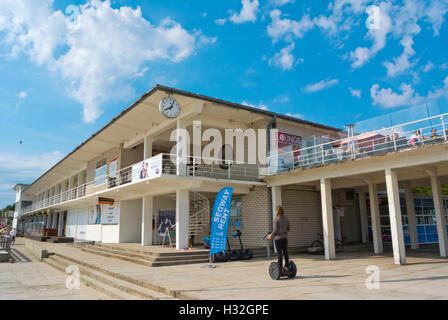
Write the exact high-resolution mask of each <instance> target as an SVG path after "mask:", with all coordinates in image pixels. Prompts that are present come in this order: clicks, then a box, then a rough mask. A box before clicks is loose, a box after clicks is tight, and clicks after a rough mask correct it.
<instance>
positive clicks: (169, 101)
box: [159, 97, 180, 119]
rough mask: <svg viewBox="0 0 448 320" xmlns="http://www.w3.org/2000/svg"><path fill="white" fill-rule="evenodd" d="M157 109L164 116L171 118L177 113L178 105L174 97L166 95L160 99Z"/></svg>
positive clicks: (178, 110)
mask: <svg viewBox="0 0 448 320" xmlns="http://www.w3.org/2000/svg"><path fill="white" fill-rule="evenodd" d="M159 111H160V113H161V114H163V115H164V116H165V117H167V118H170V119H173V118H176V117H177V116H178V115H179V113H180V105H179V103H178V102H177V101H176V100H175V99H173V98H171V97H166V98H163V99H162V101H160V104H159Z"/></svg>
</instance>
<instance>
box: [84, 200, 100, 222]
mask: <svg viewBox="0 0 448 320" xmlns="http://www.w3.org/2000/svg"><path fill="white" fill-rule="evenodd" d="M100 222H101V205H100V204H97V205H96V206H94V207H89V216H88V220H87V223H88V224H100Z"/></svg>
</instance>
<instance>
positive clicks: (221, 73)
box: [0, 0, 448, 207]
mask: <svg viewBox="0 0 448 320" xmlns="http://www.w3.org/2000/svg"><path fill="white" fill-rule="evenodd" d="M371 5H375V6H376V7H377V8H378V12H377V13H378V15H377V16H376V17H377V18H378V17H379V19H376V20H375V19H374V20H373V23H374V25H375V26H378V28H371V29H368V28H367V27H366V20H367V19H368V18H369V14H368V13H367V12H366V8H367V7H368V6H371ZM69 6H75V7H77V8H78V9H79V15H73V14H71V13H70V12H69V13H66V9H67V7H69ZM76 12H78V11H76ZM447 12H448V0H433V1H423V0H407V1H366V0H334V1H330V2H328V1H321V0H313V1H311V0H310V1H300V0H295V1H293V0H228V1H202V0H191V1H175V0H164V1H125V0H121V1H118V0H117V1H100V0H92V1H86V0H82V1H75V0H70V1H69V0H58V1H55V2H54V1H52V0H42V1H32V0H2V2H1V4H0V72H1V77H0V112H1V117H0V126H1V128H2V134H1V135H0V147H1V151H0V207H3V206H5V205H6V204H9V203H12V202H13V201H14V193H13V191H12V190H11V188H12V187H13V186H14V185H15V183H28V182H32V181H33V180H34V179H35V178H37V177H38V176H39V175H40V174H42V173H43V172H44V171H45V170H46V169H48V168H49V167H50V166H51V165H52V164H54V163H55V162H56V161H58V160H59V159H61V158H62V157H63V156H64V155H65V154H67V153H68V152H70V151H71V150H72V149H73V148H74V147H76V146H77V145H79V144H80V143H81V142H82V141H84V140H85V139H86V138H88V137H89V136H90V135H91V134H93V133H94V132H95V131H96V130H98V129H99V128H100V127H102V126H103V125H104V124H106V123H107V122H109V121H110V120H111V119H112V118H113V117H114V116H116V115H117V114H118V113H119V112H120V111H121V110H123V109H124V108H125V107H127V106H128V105H130V104H131V103H132V102H133V101H135V100H136V99H137V98H138V97H139V96H141V95H142V94H143V93H144V92H146V91H148V90H149V89H150V88H151V87H153V86H154V85H155V84H156V83H160V84H165V85H169V86H173V87H177V88H179V89H184V90H188V91H192V92H197V93H201V94H205V95H209V96H213V97H217V98H222V99H226V100H230V101H233V102H238V103H245V104H250V105H252V106H255V107H259V108H263V109H268V110H271V111H275V112H280V113H284V114H290V115H294V116H297V117H300V118H303V119H306V120H310V121H315V122H319V123H324V124H327V125H332V126H337V127H342V126H343V125H344V124H347V123H352V122H356V121H361V120H364V119H368V118H372V117H376V116H381V115H384V114H386V113H389V112H394V111H396V110H401V109H403V108H406V107H408V106H412V105H419V104H423V103H428V102H430V101H434V100H436V101H438V102H440V103H441V104H443V105H445V99H446V97H447V95H448V56H447V55H446V52H447V43H448V41H447V40H448V27H447V22H446V18H447ZM20 141H22V143H21V144H20Z"/></svg>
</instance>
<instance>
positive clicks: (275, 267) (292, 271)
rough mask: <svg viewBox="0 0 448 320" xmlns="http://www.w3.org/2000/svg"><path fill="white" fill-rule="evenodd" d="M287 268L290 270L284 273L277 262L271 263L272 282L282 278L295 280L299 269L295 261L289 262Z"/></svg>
mask: <svg viewBox="0 0 448 320" xmlns="http://www.w3.org/2000/svg"><path fill="white" fill-rule="evenodd" d="M286 267H287V268H288V270H285V271H283V270H282V269H281V268H280V266H279V264H278V263H277V262H271V264H270V266H269V275H270V276H271V278H272V280H278V279H280V278H281V277H288V278H294V277H295V276H296V275H297V267H296V264H295V263H294V261H289V263H288V265H287V266H286Z"/></svg>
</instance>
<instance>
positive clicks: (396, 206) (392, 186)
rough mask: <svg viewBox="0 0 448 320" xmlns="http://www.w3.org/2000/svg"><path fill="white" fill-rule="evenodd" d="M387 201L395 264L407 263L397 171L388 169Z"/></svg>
mask: <svg viewBox="0 0 448 320" xmlns="http://www.w3.org/2000/svg"><path fill="white" fill-rule="evenodd" d="M386 187H387V201H388V203H389V218H390V230H391V234H392V248H393V250H394V262H395V264H406V251H405V247H404V236H403V224H402V221H401V208H400V189H399V188H398V177H397V172H396V171H394V170H392V169H386Z"/></svg>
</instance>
